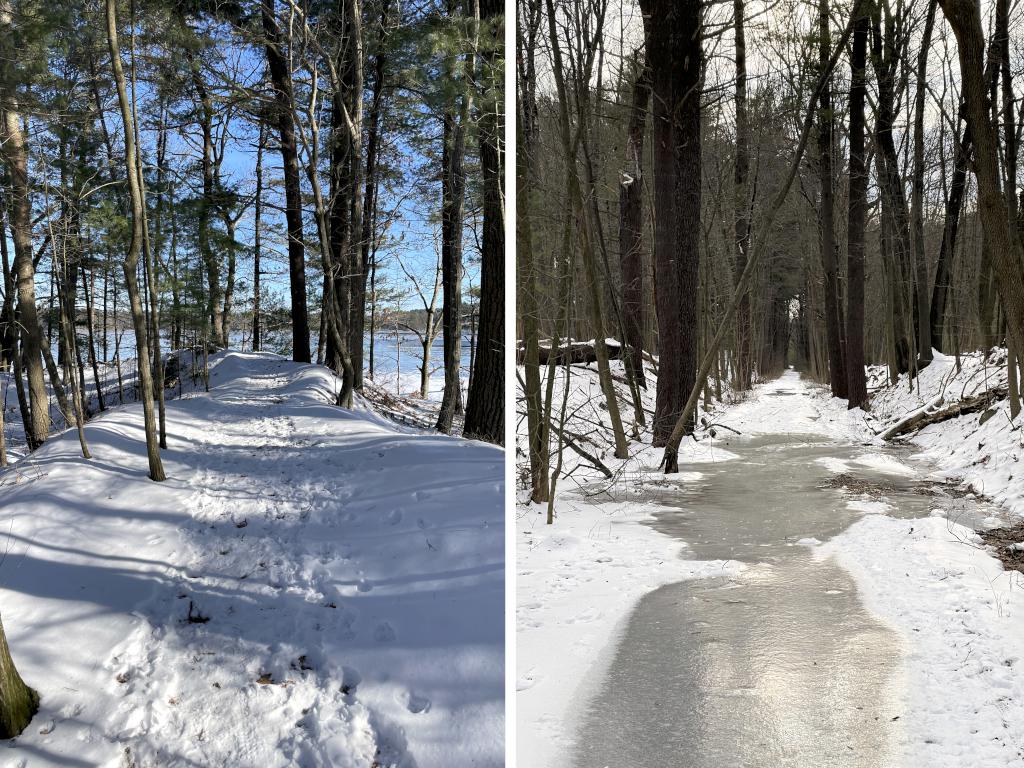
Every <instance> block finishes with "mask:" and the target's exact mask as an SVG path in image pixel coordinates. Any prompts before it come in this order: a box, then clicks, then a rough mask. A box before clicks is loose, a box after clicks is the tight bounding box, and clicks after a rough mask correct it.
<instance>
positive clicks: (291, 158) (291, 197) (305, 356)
mask: <svg viewBox="0 0 1024 768" xmlns="http://www.w3.org/2000/svg"><path fill="white" fill-rule="evenodd" d="M260 15H261V18H262V22H263V34H264V35H265V37H266V51H267V69H268V70H269V72H270V82H271V84H272V86H273V89H274V110H273V111H274V114H275V117H276V118H277V127H278V131H279V132H280V134H281V162H282V164H283V166H284V193H285V219H286V220H287V223H288V279H289V286H290V295H291V316H292V359H293V360H295V362H298V363H308V362H311V360H312V357H311V355H310V349H309V312H308V310H307V309H306V248H305V242H304V241H303V238H302V188H301V186H300V184H299V159H298V147H297V146H296V143H295V123H294V120H293V118H292V115H293V112H294V103H295V98H294V96H293V94H292V74H291V71H290V70H289V69H288V62H287V59H286V58H285V56H284V53H283V52H282V50H281V31H280V28H279V27H278V24H277V16H276V12H275V9H274V0H260Z"/></svg>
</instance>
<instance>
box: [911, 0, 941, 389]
mask: <svg viewBox="0 0 1024 768" xmlns="http://www.w3.org/2000/svg"><path fill="white" fill-rule="evenodd" d="M937 7H938V0H928V13H927V15H926V16H925V22H924V33H923V34H922V36H921V48H920V50H919V52H918V55H917V92H916V94H915V97H914V171H913V173H914V187H913V193H912V194H913V196H912V198H911V204H910V218H911V221H912V223H913V227H914V231H913V235H914V237H913V242H914V270H915V282H916V288H917V315H916V319H917V355H918V361H917V367H918V370H920V369H921V368H924V367H926V366H927V365H929V364H930V363H931V361H932V334H931V311H930V309H929V307H928V298H929V297H928V262H927V261H926V257H925V253H924V101H925V92H926V90H927V82H926V80H925V78H926V76H927V74H928V52H929V49H930V48H931V40H932V27H933V26H934V24H935V10H936V8H937Z"/></svg>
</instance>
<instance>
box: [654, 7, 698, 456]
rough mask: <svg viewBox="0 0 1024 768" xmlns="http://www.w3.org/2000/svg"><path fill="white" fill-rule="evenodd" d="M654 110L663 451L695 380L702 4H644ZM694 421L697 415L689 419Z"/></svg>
mask: <svg viewBox="0 0 1024 768" xmlns="http://www.w3.org/2000/svg"><path fill="white" fill-rule="evenodd" d="M640 8H641V10H642V11H643V13H644V16H645V17H647V22H646V23H645V27H646V28H647V57H648V65H649V66H650V68H651V85H652V98H653V102H654V110H653V120H654V131H653V137H652V138H653V144H654V219H655V227H654V264H655V268H654V273H655V307H656V309H657V315H658V354H659V370H658V391H657V400H656V405H655V413H654V436H653V440H654V445H656V446H659V445H665V444H666V442H667V441H668V439H669V436H670V435H671V433H672V429H673V426H674V425H675V424H676V422H677V421H678V419H679V416H680V414H681V413H683V411H684V409H685V407H686V400H687V394H688V393H689V392H690V391H691V390H692V389H693V387H694V383H695V382H696V380H697V346H698V331H697V328H698V323H697V303H698V296H697V282H698V267H699V265H700V209H701V123H700V118H701V105H700V101H701V82H702V74H703V60H704V54H703V48H702V43H701V33H702V27H701V4H700V2H698V1H697V0H682V1H681V2H675V1H674V0H641V3H640ZM691 416H692V414H691Z"/></svg>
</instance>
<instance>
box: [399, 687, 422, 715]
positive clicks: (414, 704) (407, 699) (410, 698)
mask: <svg viewBox="0 0 1024 768" xmlns="http://www.w3.org/2000/svg"><path fill="white" fill-rule="evenodd" d="M397 698H398V702H399V703H400V704H402V705H404V706H405V708H406V709H408V710H409V711H410V712H412V713H413V714H414V715H418V714H420V713H422V712H429V711H430V699H428V698H427V697H426V696H417V695H416V694H415V693H413V692H412V691H405V692H403V693H401V694H399V695H398V696H397Z"/></svg>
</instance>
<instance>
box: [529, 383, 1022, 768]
mask: <svg viewBox="0 0 1024 768" xmlns="http://www.w3.org/2000/svg"><path fill="white" fill-rule="evenodd" d="M842 406H843V404H842V403H839V402H838V401H833V400H831V399H830V398H828V397H827V396H824V395H823V393H821V392H820V391H818V390H816V389H814V388H812V387H809V386H807V385H806V384H805V383H804V382H802V381H801V380H800V379H799V378H798V376H797V375H796V374H795V373H793V372H788V373H787V374H785V375H784V376H782V377H781V378H780V379H778V380H776V381H773V382H770V383H767V384H765V385H764V386H761V387H759V388H758V389H757V391H756V393H755V394H754V395H753V396H752V397H751V398H750V399H749V400H748V401H746V402H745V403H742V404H740V405H737V406H735V407H732V408H729V409H727V411H726V412H724V413H723V414H721V415H720V416H719V420H720V421H721V422H722V423H724V424H727V425H729V426H731V427H734V428H736V429H739V430H740V431H741V432H742V433H743V435H742V436H740V437H733V436H727V437H725V439H720V440H717V441H715V444H714V445H713V447H712V446H709V445H708V444H707V442H704V443H703V444H694V443H693V442H692V441H687V442H686V443H684V449H685V450H684V452H682V453H681V461H680V463H681V465H686V466H681V469H682V470H683V471H682V473H681V474H680V475H679V476H677V477H676V478H663V477H660V476H658V475H657V474H656V473H655V472H653V471H651V470H652V467H650V466H649V467H647V470H646V471H642V472H641V473H639V475H638V477H637V478H636V482H638V483H639V484H640V486H639V488H637V487H634V488H633V489H632V492H633V494H634V499H635V500H634V501H633V502H632V503H629V502H624V503H623V507H625V508H626V509H627V511H628V510H629V509H636V508H639V509H643V508H645V507H646V508H647V509H648V510H649V509H650V507H651V505H652V504H655V505H656V507H655V509H654V510H653V517H652V518H651V519H649V520H647V521H645V522H646V525H640V526H638V525H637V523H636V522H632V523H626V524H625V525H623V526H621V527H620V528H619V529H618V534H617V536H618V538H620V539H623V540H627V541H628V540H629V539H630V538H636V539H637V540H638V541H640V540H643V541H646V542H648V546H649V545H650V542H651V540H650V538H649V536H640V534H639V533H638V534H636V535H635V536H632V537H631V536H630V535H629V531H628V527H627V526H630V525H632V526H635V527H637V528H647V527H649V528H652V529H653V530H655V531H657V532H659V533H660V534H663V535H664V536H665V537H669V540H674V541H675V542H676V543H677V545H679V543H680V542H685V545H684V549H683V552H684V555H683V557H684V558H685V559H683V560H678V561H677V562H676V571H677V573H678V576H677V578H676V580H675V581H674V583H672V582H668V581H667V580H666V579H664V570H665V569H664V567H663V566H659V571H658V572H657V573H658V575H659V576H660V580H661V583H662V584H664V586H658V588H656V589H653V591H647V592H646V594H643V596H642V597H639V600H638V601H637V602H636V603H635V604H634V605H633V607H632V610H631V612H630V613H629V614H628V616H627V617H626V619H625V620H623V621H622V622H621V623H619V624H618V625H617V626H616V628H615V631H614V632H613V633H610V634H609V635H606V637H605V641H606V643H607V646H606V648H605V650H604V651H603V653H602V658H601V660H600V661H599V663H596V664H594V665H593V667H592V669H591V670H590V671H589V672H585V673H584V674H583V675H582V676H580V679H579V681H578V684H577V688H576V695H577V696H578V697H580V698H581V699H582V701H583V702H584V703H583V704H582V705H580V704H577V705H576V706H575V707H574V708H572V709H570V710H568V712H567V721H568V722H567V727H568V729H569V730H570V732H571V733H572V735H571V736H569V737H568V738H567V739H566V738H565V737H562V738H563V743H564V741H568V743H569V744H570V745H571V748H570V749H568V750H566V752H565V754H563V755H561V756H556V755H553V754H549V755H545V756H544V759H543V760H542V761H539V762H538V765H545V766H551V767H552V768H554V766H558V765H570V766H573V767H574V768H601V766H622V765H629V766H633V767H634V768H664V767H665V766H684V765H685V766H686V768H719V767H720V766H725V765H728V766H744V767H750V768H762V767H763V766H773V767H774V766H779V767H783V766H784V767H785V768H818V767H819V766H824V765H827V766H830V768H832V767H838V766H844V767H847V766H848V767H849V768H896V767H897V766H900V767H901V768H910V766H917V765H922V764H928V765H933V766H949V768H953V766H963V765H966V764H970V765H978V766H981V765H984V766H991V767H992V768H996V767H997V766H1011V765H1012V766H1019V765H1022V764H1024V750H1022V745H1024V739H1022V736H1024V725H1022V724H1021V721H1020V718H1019V717H1018V715H1019V714H1022V704H1024V690H1022V687H1024V686H1022V682H1021V681H1020V679H1019V675H1018V674H1017V673H1016V665H1017V664H1018V663H1019V659H1020V658H1022V653H1024V640H1022V637H1024V633H1022V631H1021V629H1022V628H1024V627H1022V621H1021V618H1022V617H1024V610H1022V601H1021V595H1020V594H1019V593H1020V588H1019V584H1018V585H1017V586H1014V584H1013V583H1010V582H1007V580H1006V575H1005V574H1003V575H1002V577H1000V576H999V574H1001V570H1000V569H999V567H998V564H997V563H995V561H994V560H993V559H992V558H991V557H990V556H989V555H987V554H986V553H984V552H983V551H980V550H979V549H978V548H977V547H975V546H971V545H972V544H974V543H975V540H974V539H973V538H972V537H973V533H971V532H970V531H969V530H968V529H967V528H964V527H962V526H960V525H957V524H955V523H954V522H952V520H955V519H961V520H965V521H966V520H978V519H980V518H982V517H986V516H988V515H990V514H992V509H991V508H990V507H989V506H988V505H986V504H984V503H981V502H979V501H977V500H975V499H972V498H967V499H960V498H954V497H951V496H948V495H946V494H945V491H944V489H942V488H941V487H938V486H933V485H932V484H931V483H930V482H927V480H928V473H927V472H922V470H921V469H920V467H919V465H918V464H917V463H916V462H915V463H909V462H908V461H906V460H905V454H903V453H900V452H894V451H892V450H890V449H888V448H886V447H882V446H880V445H878V444H877V443H874V442H873V441H869V440H868V436H869V434H870V433H868V432H867V431H866V430H865V428H864V426H863V422H862V421H861V420H860V419H859V418H858V417H857V415H856V414H851V413H849V412H847V411H846V410H845V407H842ZM720 437H722V432H721V431H720ZM643 456H644V461H646V459H647V458H648V456H649V453H648V454H643ZM651 463H653V462H651ZM840 473H841V474H842V475H844V476H845V477H844V478H842V479H840V480H838V482H834V481H836V476H837V475H839V474H840ZM922 481H925V485H926V486H927V487H922V486H921V482H922ZM831 485H835V486H842V487H841V488H840V487H830V486H831ZM575 511H576V510H575V509H574V510H573V512H575ZM946 518H950V519H946ZM828 539H831V541H830V542H829V543H828V544H826V545H824V546H818V545H819V544H820V540H828ZM612 544H613V545H612V546H607V547H605V549H606V550H607V553H608V554H607V555H604V558H605V559H606V560H608V561H609V562H610V561H612V560H613V559H614V558H615V557H616V556H617V554H618V553H617V549H619V548H618V547H616V546H614V543H612ZM626 551H627V552H628V551H629V550H628V549H627V550H626ZM833 556H834V557H833ZM723 561H738V562H739V563H741V564H742V565H743V567H742V568H741V569H740V570H738V571H733V572H731V573H728V574H727V575H724V576H722V575H719V576H716V577H715V578H703V579H701V578H697V579H694V578H693V574H694V573H696V572H698V571H699V568H698V566H699V565H700V564H701V563H705V564H708V565H710V564H712V563H722V562H723ZM610 564H612V565H613V564H614V563H612V562H610ZM993 565H994V566H995V567H994V568H993ZM591 567H593V566H592V565H591ZM654 573H655V571H653V570H652V571H651V574H652V575H654ZM719 573H721V572H720V571H719ZM1000 578H1001V581H1000ZM610 579H611V580H612V581H613V582H614V580H615V576H614V574H612V575H611V576H610ZM683 579H686V580H683ZM656 586H657V585H656ZM547 599H548V598H547V597H546V596H543V597H542V599H540V600H538V601H537V606H536V608H535V610H534V614H535V615H537V616H542V617H545V618H548V617H547V616H546V615H545V610H546V609H545V607H544V606H545V603H546V601H547ZM589 607H590V606H588V605H586V604H581V603H580V602H579V601H577V602H576V604H575V606H574V608H575V610H576V611H577V612H583V613H585V612H586V609H587V608H589ZM1014 607H1016V608H1017V610H1016V611H1014V610H1013V608H1014ZM591 610H600V606H594V607H593V608H592V609H591ZM1017 613H1020V614H1021V616H1017V615H1016V614H1017ZM521 626H523V624H522V623H521ZM545 634H546V635H547V636H548V637H553V638H557V635H556V634H554V632H553V631H545V630H538V631H537V633H536V634H535V636H534V638H533V643H534V645H536V646H539V645H540V644H541V641H542V639H543V638H542V637H541V635H545ZM521 647H522V646H521ZM520 653H522V651H520ZM535 677H536V675H535ZM535 687H536V689H537V693H538V695H539V694H540V692H541V691H540V688H541V685H540V684H537V685H536V686H535ZM526 693H527V694H532V693H533V689H531V688H527V689H526ZM525 708H526V710H527V711H528V712H529V711H531V710H532V709H534V708H535V705H534V704H532V703H528V704H527V705H526V707H525ZM542 722H543V721H542ZM563 727H566V726H563ZM520 745H522V741H520Z"/></svg>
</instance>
